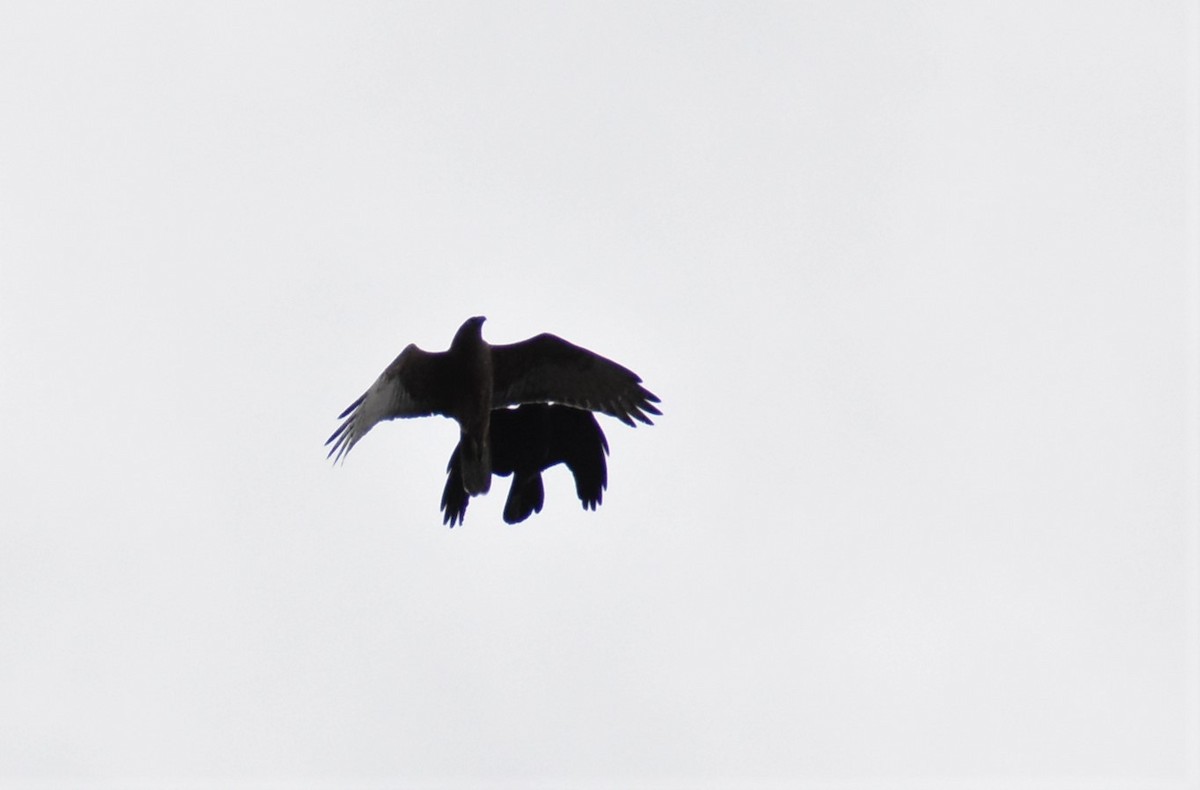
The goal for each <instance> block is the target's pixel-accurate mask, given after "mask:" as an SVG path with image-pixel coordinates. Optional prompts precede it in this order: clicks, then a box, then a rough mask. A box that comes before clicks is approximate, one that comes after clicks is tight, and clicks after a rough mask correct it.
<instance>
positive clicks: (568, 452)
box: [442, 403, 608, 527]
mask: <svg viewBox="0 0 1200 790" xmlns="http://www.w3.org/2000/svg"><path fill="white" fill-rule="evenodd" d="M488 439H489V443H490V445H491V451H492V474H494V475H499V476H501V477H506V476H508V475H510V474H511V475H512V476H513V481H512V486H511V487H510V488H509V489H508V499H507V501H505V503H504V520H505V522H507V523H509V524H516V523H518V522H521V521H524V520H525V519H527V518H529V516H530V515H531V514H533V513H540V512H541V511H542V504H543V503H544V502H545V491H544V489H543V487H542V472H543V471H544V470H546V469H549V468H550V467H552V466H554V465H555V464H566V465H567V468H568V469H570V470H571V474H572V475H574V476H575V493H576V494H578V496H579V502H580V503H581V504H582V505H583V508H584V510H595V509H596V507H597V506H598V505H599V504H600V502H601V500H602V499H603V497H604V489H605V488H607V487H608V464H607V462H606V461H605V458H604V457H605V455H607V454H608V440H607V439H605V438H604V432H603V431H602V430H600V424H599V423H598V422H596V418H595V417H594V416H592V413H591V412H589V411H581V410H580V409H573V408H571V407H570V406H550V405H546V404H541V403H538V404H526V405H524V406H519V407H517V408H515V409H497V410H495V411H493V412H492V418H491V430H490V433H489V436H488ZM461 447H462V445H461V443H460V444H459V446H457V447H455V448H454V452H453V453H451V454H450V462H449V463H448V464H447V465H446V487H445V489H444V490H443V491H442V510H443V511H445V516H444V518H443V519H442V521H443V523H445V524H449V525H450V526H451V527H453V526H454V525H455V524H456V523H459V524H461V523H462V522H463V518H464V516H465V515H466V512H467V503H468V502H469V501H470V498H471V495H470V494H468V493H467V492H466V490H465V489H464V488H463V478H462V471H461V465H460V464H459V453H460V450H461Z"/></svg>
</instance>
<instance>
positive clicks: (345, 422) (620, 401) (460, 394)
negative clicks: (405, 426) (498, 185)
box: [325, 316, 662, 496]
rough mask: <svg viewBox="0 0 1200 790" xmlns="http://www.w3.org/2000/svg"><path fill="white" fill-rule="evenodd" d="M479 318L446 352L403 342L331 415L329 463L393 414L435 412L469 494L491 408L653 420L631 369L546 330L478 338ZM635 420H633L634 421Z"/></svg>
mask: <svg viewBox="0 0 1200 790" xmlns="http://www.w3.org/2000/svg"><path fill="white" fill-rule="evenodd" d="M486 320H487V319H486V318H485V317H484V316H474V317H472V318H468V319H467V320H466V321H464V322H463V323H462V326H460V327H459V328H458V331H457V332H455V333H454V338H453V339H452V340H451V341H450V348H449V349H447V350H446V351H435V352H430V351H423V350H421V349H420V348H418V347H417V346H416V344H409V345H408V346H407V347H406V348H405V349H404V350H403V351H401V352H400V355H399V356H397V357H396V359H395V360H393V361H392V363H391V364H390V365H388V366H387V367H386V368H385V369H384V371H383V373H381V374H380V375H379V378H377V379H376V380H375V383H373V384H372V385H371V386H370V387H369V388H368V389H367V391H366V392H364V393H363V394H362V395H360V396H359V397H358V398H357V399H356V400H355V401H354V402H353V403H351V404H350V405H349V406H348V407H346V409H345V410H344V411H343V412H342V413H341V414H340V415H338V419H339V420H341V421H342V423H341V425H339V426H338V428H337V430H336V431H334V432H333V435H331V436H330V437H329V438H328V439H327V440H326V441H325V444H326V445H327V446H328V445H332V447H330V450H329V453H328V455H327V456H326V457H327V458H332V459H333V461H334V463H337V462H338V461H342V460H344V458H345V456H346V454H347V453H349V452H350V450H351V449H353V448H354V445H356V444H357V443H358V442H360V441H362V438H363V437H364V436H366V435H367V432H368V431H370V430H371V428H373V427H374V426H375V425H376V424H378V423H379V422H381V421H383V420H392V419H396V418H398V417H404V418H407V417H425V416H429V415H433V414H439V415H442V416H444V417H450V418H452V419H454V420H455V421H457V422H458V425H459V466H460V468H461V472H462V481H463V490H464V491H466V492H467V494H469V495H472V496H476V495H479V494H483V493H486V492H487V491H488V489H489V488H490V486H491V479H492V462H491V457H490V454H491V450H490V446H489V441H488V435H489V424H490V421H491V416H492V414H493V410H495V409H499V408H504V407H507V406H518V405H520V404H523V403H556V404H560V405H564V406H573V407H575V408H578V409H586V410H589V411H598V412H601V413H603V414H607V415H609V416H612V417H616V418H617V419H618V420H620V421H621V422H623V423H625V424H627V425H630V426H636V424H637V422H641V423H644V424H646V425H652V424H653V422H652V421H651V419H650V416H649V415H661V414H662V412H661V411H659V410H658V408H657V407H656V406H655V405H654V404H656V403H660V400H659V398H658V396H656V395H655V394H654V393H652V392H650V391H649V390H648V389H646V388H645V387H643V386H642V383H641V382H642V379H641V378H640V377H639V376H638V375H637V374H636V373H634V372H633V371H631V370H629V369H628V368H625V367H623V366H621V365H618V364H617V363H616V362H613V361H612V360H610V359H606V358H604V357H602V356H600V355H599V354H596V353H595V352H592V351H589V350H588V349H586V348H582V347H580V346H577V345H575V344H573V343H569V342H567V341H566V340H563V339H562V338H561V337H558V336H556V335H552V334H550V333H548V332H545V333H542V334H540V335H536V336H534V337H531V338H528V339H526V340H522V341H520V342H517V343H509V344H503V345H491V344H489V343H488V342H487V341H485V340H484V339H483V322H484V321H486ZM635 420H636V421H637V422H635Z"/></svg>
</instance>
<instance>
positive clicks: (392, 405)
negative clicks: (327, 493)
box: [325, 345, 448, 463]
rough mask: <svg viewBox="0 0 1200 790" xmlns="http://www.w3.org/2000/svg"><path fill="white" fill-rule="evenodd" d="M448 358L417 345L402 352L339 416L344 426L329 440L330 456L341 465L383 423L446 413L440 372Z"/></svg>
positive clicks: (326, 441)
mask: <svg viewBox="0 0 1200 790" xmlns="http://www.w3.org/2000/svg"><path fill="white" fill-rule="evenodd" d="M444 356H445V354H444V353H430V352H428V351H422V350H421V349H419V348H417V347H416V346H415V345H409V346H408V348H406V349H404V350H403V351H401V352H400V356H398V357H396V359H395V360H394V361H393V362H392V364H390V365H388V366H387V369H386V370H384V371H383V373H381V374H380V375H379V378H377V379H375V383H374V384H372V385H371V388H370V389H368V390H367V391H366V392H364V393H363V394H362V395H361V396H360V397H359V398H358V400H356V401H354V403H351V404H350V405H349V406H348V407H347V408H346V410H345V411H343V412H342V413H341V414H339V415H338V419H339V420H341V421H342V424H341V425H340V426H338V429H337V430H336V431H334V432H333V435H332V436H330V437H329V438H328V439H326V440H325V444H326V445H329V444H332V445H333V446H332V447H330V448H329V455H328V456H326V457H331V458H333V461H334V463H337V462H338V461H339V460H341V459H342V458H343V457H344V456H345V455H346V453H348V452H350V449H351V448H352V447H354V445H355V444H357V443H358V441H359V440H360V439H362V438H363V437H364V436H366V435H367V431H369V430H371V428H373V427H375V424H376V423H378V422H381V421H383V420H394V419H396V418H397V417H426V416H428V415H430V414H444V413H445V409H446V408H447V407H448V404H447V399H446V397H445V395H444V393H443V389H444V386H443V385H442V382H441V378H442V376H441V375H440V370H439V367H440V364H441V361H442V358H443V357H444Z"/></svg>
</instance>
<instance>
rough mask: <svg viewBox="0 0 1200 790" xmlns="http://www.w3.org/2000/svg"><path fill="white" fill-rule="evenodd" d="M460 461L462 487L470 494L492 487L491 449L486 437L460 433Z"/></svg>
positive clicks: (475, 494) (477, 493)
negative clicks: (476, 437) (481, 437)
mask: <svg viewBox="0 0 1200 790" xmlns="http://www.w3.org/2000/svg"><path fill="white" fill-rule="evenodd" d="M459 447H460V448H461V454H460V459H459V460H460V461H461V463H462V478H463V488H464V489H466V492H467V493H468V494H470V495H471V496H479V495H480V494H486V493H487V492H488V489H489V488H491V487H492V450H491V447H490V445H489V444H488V441H487V439H486V438H484V439H475V438H474V437H471V436H468V435H467V434H466V433H464V434H462V441H461V442H460V444H459Z"/></svg>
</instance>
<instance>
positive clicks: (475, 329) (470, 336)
mask: <svg viewBox="0 0 1200 790" xmlns="http://www.w3.org/2000/svg"><path fill="white" fill-rule="evenodd" d="M486 320H487V318H485V317H484V316H481V315H477V316H474V317H473V318H468V319H467V320H466V321H463V323H462V326H460V327H459V328H458V331H457V332H455V333H454V340H453V341H451V343H450V346H451V347H452V348H453V347H455V346H458V345H460V344H461V343H463V342H465V341H467V340H481V339H482V338H483V322H484V321H486Z"/></svg>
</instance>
